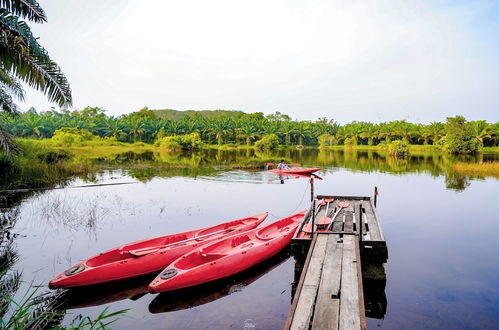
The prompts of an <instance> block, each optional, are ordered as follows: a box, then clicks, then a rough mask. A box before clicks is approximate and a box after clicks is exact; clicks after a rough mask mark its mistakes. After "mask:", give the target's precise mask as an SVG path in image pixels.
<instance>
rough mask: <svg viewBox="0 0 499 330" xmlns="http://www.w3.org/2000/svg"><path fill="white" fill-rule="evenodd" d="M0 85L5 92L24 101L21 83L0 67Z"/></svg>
mask: <svg viewBox="0 0 499 330" xmlns="http://www.w3.org/2000/svg"><path fill="white" fill-rule="evenodd" d="M0 87H3V88H4V89H5V90H6V92H7V93H9V94H11V95H12V94H13V95H15V96H16V97H17V98H18V99H19V100H21V101H24V88H23V86H22V85H21V83H20V82H19V81H18V80H17V79H16V78H15V77H14V76H13V75H12V74H10V73H9V72H8V71H6V70H4V69H2V68H1V67H0Z"/></svg>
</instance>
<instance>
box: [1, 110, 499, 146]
mask: <svg viewBox="0 0 499 330" xmlns="http://www.w3.org/2000/svg"><path fill="white" fill-rule="evenodd" d="M455 118H462V117H455ZM463 120H464V118H463ZM4 121H5V125H6V128H7V129H8V131H9V132H10V133H11V134H13V135H14V136H16V137H24V138H35V139H40V138H50V137H52V136H54V134H55V133H56V131H57V130H60V129H63V128H64V129H66V128H72V129H78V130H82V129H83V130H86V131H89V132H91V133H92V134H94V135H96V136H99V137H108V138H114V139H116V140H117V141H121V142H146V143H153V142H155V141H156V140H159V139H162V138H164V137H168V136H179V135H188V134H191V133H194V132H197V133H198V134H199V138H200V139H201V141H202V142H203V143H205V144H218V145H222V144H246V145H252V144H254V143H255V142H256V141H258V140H260V139H261V138H262V137H263V136H265V135H269V134H275V135H276V136H277V137H278V143H279V144H281V145H305V146H307V145H308V146H310V145H319V144H320V145H321V146H322V147H328V146H333V145H351V146H354V145H378V144H380V143H382V142H386V143H387V144H390V143H391V142H392V141H394V140H403V141H405V142H407V143H408V144H420V145H427V144H428V145H429V144H440V145H443V144H445V143H451V142H450V140H448V138H446V139H444V140H442V141H441V142H440V143H439V141H440V140H441V139H442V138H443V137H444V136H447V135H449V136H453V137H456V138H457V137H458V135H459V134H461V133H457V132H456V128H455V125H453V124H452V123H453V122H454V119H453V118H449V122H448V123H440V122H432V123H430V124H427V125H424V124H414V123H409V122H406V121H403V120H402V121H400V120H397V121H392V122H387V123H379V124H375V123H370V122H352V123H349V124H346V125H339V124H338V123H336V122H335V121H333V120H327V119H325V118H321V119H319V120H317V121H315V122H311V121H292V120H291V119H290V118H289V116H286V115H284V114H281V113H276V114H272V115H268V116H264V115H263V113H260V112H257V113H251V114H245V113H241V112H234V114H233V115H231V116H226V115H225V114H224V113H222V114H221V115H220V116H219V117H212V118H209V117H205V116H202V115H199V114H194V115H192V116H184V117H182V119H179V120H170V119H164V118H158V117H157V116H156V112H155V111H152V110H148V109H142V110H140V111H137V112H134V113H132V114H127V115H122V116H119V117H113V116H108V115H106V113H105V111H104V110H103V109H102V108H98V107H87V108H85V109H83V110H79V111H78V110H76V111H72V112H70V111H64V110H63V111H55V110H51V111H44V112H37V111H35V110H34V109H31V110H29V111H27V112H25V113H22V114H21V115H20V116H18V117H5V118H4ZM462 125H464V126H463V127H464V128H463V129H464V130H465V131H466V136H467V138H466V139H468V140H466V139H464V140H462V141H471V142H467V143H471V144H476V145H481V146H498V145H499V123H494V124H493V123H488V122H486V121H485V120H479V121H470V122H466V121H464V122H462ZM459 136H461V135H459ZM459 138H461V139H462V136H461V137H459ZM452 141H455V139H453V140H452ZM452 143H454V142H452ZM448 150H449V151H451V152H469V151H473V150H471V149H470V148H468V147H467V148H465V149H462V150H458V151H454V150H453V149H452V150H451V149H448Z"/></svg>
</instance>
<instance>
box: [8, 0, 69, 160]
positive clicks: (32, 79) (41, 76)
mask: <svg viewBox="0 0 499 330" xmlns="http://www.w3.org/2000/svg"><path fill="white" fill-rule="evenodd" d="M20 18H24V19H27V20H29V21H31V22H35V23H43V22H46V20H47V17H46V15H45V12H44V11H43V9H42V8H41V7H40V5H39V4H38V2H36V0H2V1H0V110H1V111H5V112H7V113H10V114H15V113H17V112H18V108H17V106H16V105H15V103H14V101H13V99H12V96H14V97H16V98H17V99H19V100H23V99H24V91H23V89H22V86H21V84H20V81H23V82H25V83H26V84H28V85H29V86H31V87H33V88H35V89H37V90H39V91H41V92H42V93H44V94H45V95H46V96H47V97H48V99H49V101H51V102H55V103H57V104H58V105H59V106H69V105H71V103H72V98H71V88H70V86H69V83H68V81H67V79H66V77H65V76H64V74H63V73H62V71H61V69H60V68H59V66H58V65H57V64H56V63H55V62H54V61H52V60H51V59H50V57H49V54H48V52H47V51H46V50H45V49H44V48H43V47H42V46H41V45H40V44H39V43H38V41H37V39H36V38H35V37H34V36H33V34H32V33H31V29H30V28H29V26H28V25H27V24H26V23H25V22H24V21H22V20H20ZM0 148H1V149H2V150H3V151H4V152H5V153H7V154H11V153H12V152H13V151H14V150H15V149H13V148H15V147H14V144H13V142H12V140H11V139H10V137H9V134H8V133H6V132H5V131H4V129H2V126H0Z"/></svg>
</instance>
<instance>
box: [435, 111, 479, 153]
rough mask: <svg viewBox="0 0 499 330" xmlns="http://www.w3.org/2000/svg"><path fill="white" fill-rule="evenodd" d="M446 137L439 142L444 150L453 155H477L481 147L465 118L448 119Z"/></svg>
mask: <svg viewBox="0 0 499 330" xmlns="http://www.w3.org/2000/svg"><path fill="white" fill-rule="evenodd" d="M445 132H446V135H445V136H444V137H443V138H442V139H440V141H438V144H439V145H442V149H443V150H445V151H447V152H449V153H452V154H471V153H475V152H476V151H477V150H478V148H479V147H480V141H478V140H477V139H476V138H475V137H474V135H473V132H472V129H471V127H470V126H469V125H468V123H467V122H466V119H465V118H464V117H463V116H456V117H448V118H447V123H446V126H445Z"/></svg>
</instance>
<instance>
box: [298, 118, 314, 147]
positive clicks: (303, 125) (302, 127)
mask: <svg viewBox="0 0 499 330" xmlns="http://www.w3.org/2000/svg"><path fill="white" fill-rule="evenodd" d="M295 132H296V136H298V144H299V145H303V138H306V137H309V136H310V132H311V130H310V123H309V122H306V121H299V122H297V123H296V126H295Z"/></svg>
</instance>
